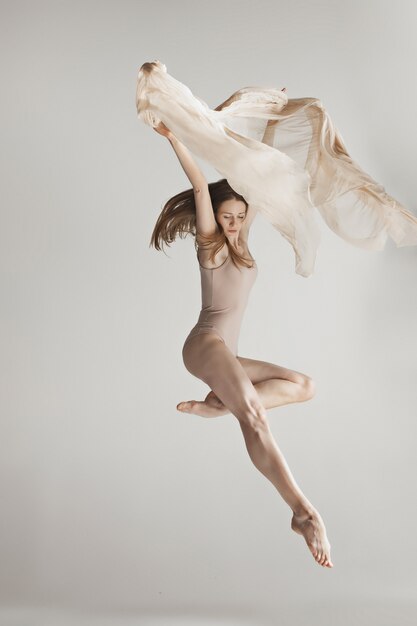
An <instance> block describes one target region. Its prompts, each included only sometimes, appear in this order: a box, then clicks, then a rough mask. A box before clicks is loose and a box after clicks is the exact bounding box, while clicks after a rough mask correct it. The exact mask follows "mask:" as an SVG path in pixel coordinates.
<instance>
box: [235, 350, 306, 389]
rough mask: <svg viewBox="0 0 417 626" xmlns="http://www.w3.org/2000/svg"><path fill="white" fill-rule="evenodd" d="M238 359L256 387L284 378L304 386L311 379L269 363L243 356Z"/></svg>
mask: <svg viewBox="0 0 417 626" xmlns="http://www.w3.org/2000/svg"><path fill="white" fill-rule="evenodd" d="M236 358H237V359H238V361H239V363H240V364H241V365H242V367H243V369H244V370H245V372H246V373H247V375H248V377H249V378H250V380H251V381H252V383H253V384H254V385H256V383H261V382H263V381H264V380H270V379H271V378H283V379H284V380H290V381H291V382H293V383H299V384H302V383H304V382H306V379H308V378H309V376H307V375H306V374H302V373H301V372H297V371H296V370H290V369H288V368H286V367H282V366H281V365H275V364H274V363H268V362H267V361H257V360H256V359H248V358H246V357H241V356H238V357H236Z"/></svg>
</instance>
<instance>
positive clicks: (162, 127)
mask: <svg viewBox="0 0 417 626" xmlns="http://www.w3.org/2000/svg"><path fill="white" fill-rule="evenodd" d="M153 129H154V130H156V132H157V133H159V134H160V135H162V136H163V137H166V138H167V139H172V138H173V137H174V135H173V134H172V133H171V131H170V130H169V128H167V127H166V126H165V124H164V123H163V122H159V124H158V126H154V127H153Z"/></svg>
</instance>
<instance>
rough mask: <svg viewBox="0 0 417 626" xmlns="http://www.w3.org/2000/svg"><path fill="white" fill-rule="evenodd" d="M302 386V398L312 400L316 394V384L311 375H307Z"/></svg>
mask: <svg viewBox="0 0 417 626" xmlns="http://www.w3.org/2000/svg"><path fill="white" fill-rule="evenodd" d="M301 387H302V398H303V400H311V398H313V397H314V396H315V394H316V384H315V382H314V380H313V379H312V378H310V376H305V377H304V380H303V382H302V383H301Z"/></svg>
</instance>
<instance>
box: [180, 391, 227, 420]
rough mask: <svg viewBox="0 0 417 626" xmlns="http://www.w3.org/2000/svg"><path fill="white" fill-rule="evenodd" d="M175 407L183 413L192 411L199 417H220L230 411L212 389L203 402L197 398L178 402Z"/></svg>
mask: <svg viewBox="0 0 417 626" xmlns="http://www.w3.org/2000/svg"><path fill="white" fill-rule="evenodd" d="M177 409H178V411H182V412H183V413H193V414H194V415H200V416H201V417H220V415H226V414H227V413H229V412H230V411H228V409H226V407H225V406H224V404H223V402H222V401H221V400H219V398H218V397H217V396H216V394H215V393H214V392H213V391H210V393H208V394H207V396H206V398H205V400H204V401H203V402H201V401H199V400H188V401H187V402H180V403H179V404H177Z"/></svg>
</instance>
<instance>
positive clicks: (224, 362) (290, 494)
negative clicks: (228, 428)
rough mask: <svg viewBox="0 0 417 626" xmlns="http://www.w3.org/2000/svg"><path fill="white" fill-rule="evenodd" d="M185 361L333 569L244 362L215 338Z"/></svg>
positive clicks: (317, 521) (316, 520)
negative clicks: (232, 420) (222, 408)
mask: <svg viewBox="0 0 417 626" xmlns="http://www.w3.org/2000/svg"><path fill="white" fill-rule="evenodd" d="M184 363H185V365H186V367H187V369H188V370H189V371H190V372H191V373H192V374H193V375H194V376H197V377H198V378H200V379H201V380H203V381H204V382H206V383H207V384H208V385H209V386H210V387H211V389H212V390H213V391H214V393H215V394H216V396H217V397H218V398H219V399H220V400H221V401H222V402H223V404H224V405H225V406H226V407H227V408H228V409H229V411H230V412H231V413H232V414H233V415H234V416H235V417H236V418H237V419H238V421H239V425H240V428H241V430H242V433H243V437H244V439H245V444H246V448H247V450H248V453H249V456H250V458H251V460H252V462H253V464H254V465H255V467H257V469H258V470H259V471H260V472H261V473H262V474H264V476H265V477H266V478H268V480H270V481H271V483H272V484H273V485H274V486H275V487H276V489H277V491H278V492H279V493H280V495H281V496H282V498H283V499H284V500H285V502H287V504H288V505H289V507H290V508H291V509H292V511H293V512H294V515H293V518H292V522H291V524H292V528H293V530H295V531H296V532H298V533H300V534H302V535H303V536H304V538H305V540H306V542H307V545H308V547H309V549H310V551H311V552H312V554H313V556H314V557H315V559H316V560H317V562H318V563H320V564H321V565H325V566H328V567H332V563H331V560H330V544H329V542H328V539H327V536H326V530H325V527H324V523H323V520H322V519H321V517H320V514H319V513H318V511H317V510H316V509H315V508H314V507H313V505H312V504H311V503H310V502H309V500H308V499H307V498H306V497H305V496H304V494H303V493H302V491H301V489H300V488H299V486H298V485H297V483H296V481H295V479H294V477H293V475H292V473H291V470H290V468H289V467H288V465H287V463H286V461H285V458H284V456H283V454H282V452H281V451H280V449H279V447H278V445H277V443H276V441H275V439H274V437H273V435H272V433H271V430H270V428H269V424H268V420H267V416H266V410H265V408H264V407H263V406H262V404H261V402H260V399H259V396H258V394H257V392H256V389H255V387H254V385H253V384H252V382H251V380H250V379H249V377H248V375H247V373H246V371H245V369H244V368H243V366H242V365H241V363H240V362H239V361H238V360H237V359H236V357H235V356H234V355H233V354H232V353H231V352H230V350H229V349H228V348H227V347H226V346H225V345H224V343H223V342H221V341H219V340H218V339H216V338H215V337H213V336H210V335H205V338H204V340H203V339H201V340H200V341H199V343H198V346H197V345H196V346H195V350H194V352H193V350H192V349H190V350H189V351H188V352H187V355H186V358H185V360H184Z"/></svg>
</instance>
